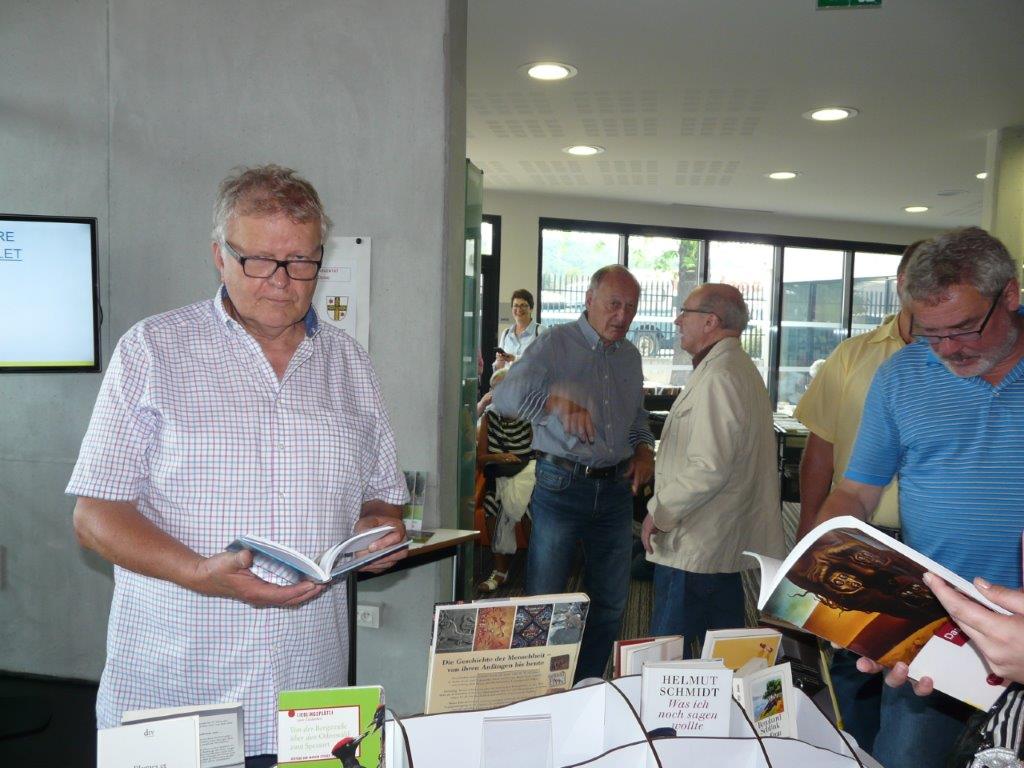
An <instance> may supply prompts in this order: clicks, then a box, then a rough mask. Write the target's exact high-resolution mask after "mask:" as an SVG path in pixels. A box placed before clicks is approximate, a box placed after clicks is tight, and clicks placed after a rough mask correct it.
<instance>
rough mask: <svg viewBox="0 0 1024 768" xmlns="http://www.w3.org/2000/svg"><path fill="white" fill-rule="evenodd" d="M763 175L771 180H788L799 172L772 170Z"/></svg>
mask: <svg viewBox="0 0 1024 768" xmlns="http://www.w3.org/2000/svg"><path fill="white" fill-rule="evenodd" d="M765 175H766V176H767V177H768V178H769V179H772V180H773V181H789V180H790V179H795V178H796V177H797V176H799V175H800V172H799V171H773V172H771V173H768V174H765Z"/></svg>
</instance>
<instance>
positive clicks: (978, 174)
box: [974, 171, 988, 181]
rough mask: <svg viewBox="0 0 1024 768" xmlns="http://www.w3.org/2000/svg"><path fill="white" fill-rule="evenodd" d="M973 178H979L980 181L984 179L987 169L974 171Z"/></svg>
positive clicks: (986, 175)
mask: <svg viewBox="0 0 1024 768" xmlns="http://www.w3.org/2000/svg"><path fill="white" fill-rule="evenodd" d="M974 178H976V179H981V180H982V181H984V180H985V179H987V178H988V171H982V172H981V173H976V174H974Z"/></svg>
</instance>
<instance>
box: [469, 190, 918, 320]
mask: <svg viewBox="0 0 1024 768" xmlns="http://www.w3.org/2000/svg"><path fill="white" fill-rule="evenodd" d="M486 183H487V179H486V177H485V178H484V185H485V186H484V212H485V213H488V214H495V215H498V216H501V278H500V288H499V296H500V299H501V314H500V322H501V323H502V325H503V326H504V325H507V324H509V323H510V322H511V321H512V316H511V310H510V309H509V304H510V303H511V299H512V291H514V290H516V289H517V288H528V289H529V290H530V291H532V292H533V294H534V296H539V294H538V293H537V248H538V244H539V238H540V229H539V227H538V220H539V219H540V218H541V217H546V218H561V219H581V220H584V221H610V222H616V223H620V224H649V225H657V226H668V227H688V228H690V227H692V228H695V229H715V230H727V231H733V232H750V233H755V234H772V235H790V236H794V237H822V238H831V239H837V240H860V241H865V242H877V243H895V244H901V245H903V244H907V243H912V242H914V241H915V240H917V239H919V238H922V237H931V236H932V235H934V234H936V230H934V229H923V228H920V227H899V226H892V225H885V224H868V223H863V222H858V221H833V220H829V219H812V218H800V217H796V216H779V215H776V214H773V213H762V212H759V211H743V210H733V209H729V208H702V207H699V206H684V205H655V204H645V203H632V202H623V201H617V200H602V199H599V198H591V197H570V196H567V195H540V194H525V193H518V192H500V191H495V190H490V189H487V188H486Z"/></svg>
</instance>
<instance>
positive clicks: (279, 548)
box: [227, 536, 328, 581]
mask: <svg viewBox="0 0 1024 768" xmlns="http://www.w3.org/2000/svg"><path fill="white" fill-rule="evenodd" d="M227 548H228V549H231V550H238V549H249V550H252V551H253V552H255V553H258V554H261V555H265V556H266V557H269V558H271V559H273V560H279V561H280V562H282V563H284V564H285V565H287V566H288V567H290V568H294V569H295V570H296V571H298V572H299V573H303V574H305V575H306V576H309V577H310V578H312V579H319V580H321V581H325V580H326V579H327V577H328V574H327V572H326V571H324V570H322V569H321V568H320V566H319V565H317V564H316V563H314V562H313V561H312V560H310V559H309V558H308V557H306V556H305V555H303V554H302V553H301V552H297V551H296V550H294V549H292V548H291V547H286V546H285V545H284V544H278V543H277V542H275V541H270V540H269V539H264V538H263V537H262V536H240V537H239V538H237V539H235V540H234V541H233V542H232V543H231V544H229V545H228V547H227Z"/></svg>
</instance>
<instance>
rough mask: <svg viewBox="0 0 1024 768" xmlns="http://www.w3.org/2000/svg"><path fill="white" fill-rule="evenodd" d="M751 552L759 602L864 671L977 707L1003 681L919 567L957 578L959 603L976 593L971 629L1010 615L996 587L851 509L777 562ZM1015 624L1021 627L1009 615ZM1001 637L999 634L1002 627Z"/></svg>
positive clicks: (997, 692) (986, 703)
mask: <svg viewBox="0 0 1024 768" xmlns="http://www.w3.org/2000/svg"><path fill="white" fill-rule="evenodd" d="M749 554H753V553H749ZM754 557H756V558H757V560H758V561H759V563H760V564H761V571H762V573H761V595H760V598H759V600H758V608H760V609H761V610H763V611H764V612H765V613H766V614H768V615H769V616H773V617H775V618H776V619H780V620H782V621H785V622H787V623H788V624H791V625H794V626H795V627H797V628H802V629H804V630H805V631H808V632H811V633H813V634H815V635H817V636H818V637H822V638H824V639H826V640H830V641H832V642H834V643H838V644H839V645H840V646H842V647H844V648H848V649H849V650H851V651H853V652H854V653H856V654H858V655H859V656H862V657H864V658H862V659H861V660H860V661H859V662H858V668H859V669H860V670H861V671H862V672H871V671H879V670H881V669H882V668H883V667H884V668H888V669H889V670H890V672H889V673H888V676H887V682H888V683H889V684H890V685H899V684H902V683H904V682H906V680H907V678H908V676H912V677H913V678H915V679H916V680H917V684H916V685H915V691H916V692H918V693H919V694H921V695H925V694H926V693H930V692H931V691H932V689H933V688H935V689H938V690H941V691H943V692H944V693H947V694H949V695H951V696H955V697H957V698H959V699H961V700H962V701H965V702H967V703H969V704H971V705H973V706H975V707H977V708H979V709H987V708H988V707H989V706H990V705H991V703H992V702H993V701H995V700H996V699H997V698H998V697H999V695H1000V694H1001V693H1002V691H1003V690H1005V680H1004V679H1003V678H1002V677H1001V676H1000V675H999V674H998V673H997V671H996V670H994V669H993V668H992V667H991V666H990V665H989V662H988V661H987V660H986V655H985V654H984V653H983V651H982V650H981V648H980V647H979V644H978V643H977V642H976V641H975V639H974V635H973V634H972V632H971V630H970V629H962V628H961V627H959V626H957V623H956V618H955V617H951V615H950V614H949V612H948V610H947V608H946V606H945V605H944V604H943V603H941V602H940V600H939V598H938V597H937V595H938V592H936V593H935V594H933V590H931V589H929V584H928V583H927V582H926V581H925V580H924V578H923V577H924V575H925V573H926V572H929V573H930V574H931V576H929V581H934V580H935V579H936V578H937V577H941V579H942V580H944V581H945V582H946V583H947V584H949V585H950V586H951V588H955V589H956V591H957V592H958V593H959V597H956V596H954V597H955V599H956V600H957V603H956V604H957V605H958V606H961V607H963V606H964V605H965V604H966V603H963V602H961V601H967V603H975V604H976V609H974V610H972V611H971V612H970V615H969V616H968V621H970V616H974V617H976V618H977V617H978V616H980V617H982V619H983V622H984V625H983V626H981V627H976V628H974V629H975V632H977V631H979V630H980V631H981V633H982V635H983V636H984V635H985V633H986V626H989V625H990V624H991V625H1000V626H1002V625H1004V624H1006V623H1008V622H1011V621H1012V619H1013V618H1014V617H1012V616H1009V615H1008V614H1009V611H1007V609H1006V608H1005V607H1003V606H1002V605H1001V604H997V603H996V602H994V601H993V600H992V599H991V598H992V597H994V596H995V595H994V593H993V589H995V588H993V587H987V588H982V589H978V588H977V587H975V586H974V585H972V584H971V583H970V582H968V581H966V580H964V579H962V578H961V577H959V576H957V575H956V574H955V573H953V572H952V571H950V570H948V569H946V568H944V567H943V566H942V565H940V564H939V563H936V562H935V561H934V560H931V559H930V558H928V557H925V556H924V555H922V554H921V553H919V552H916V551H915V550H913V549H911V548H910V547H908V546H906V545H905V544H903V543H901V542H898V541H896V540H895V539H892V538H890V537H888V536H886V535H885V534H883V533H881V532H879V531H877V530H876V529H874V528H871V527H870V526H869V525H867V524H866V523H864V522H863V521H861V520H859V519H856V518H853V517H837V518H833V519H830V520H827V521H825V522H824V523H822V524H821V525H819V526H818V527H817V528H815V529H814V530H813V531H811V532H810V533H809V534H807V536H805V537H804V538H803V539H801V540H800V541H799V542H798V543H797V545H796V546H795V547H794V548H793V551H792V552H791V553H790V554H789V555H788V556H787V557H786V559H785V560H784V561H782V562H780V561H778V560H774V559H773V558H768V557H764V556H762V555H756V554H755V555H754ZM943 586H944V585H943ZM943 586H938V590H939V591H941V590H942V588H943ZM944 594H945V593H944ZM1022 602H1024V599H1022ZM1021 607H1022V608H1024V605H1022V606H1021ZM978 612H980V613H978ZM989 613H991V614H992V615H991V616H990V617H988V618H987V619H985V617H986V615H987V614H989ZM1012 626H1013V627H1014V628H1015V630H1016V629H1017V624H1016V623H1015V622H1013V623H1012ZM1017 634H1018V636H1019V635H1020V634H1021V633H1019V632H1017ZM999 638H1000V639H999V640H998V641H997V642H1005V638H1004V637H1003V635H1002V634H1000V635H999ZM1021 644H1022V645H1024V643H1021ZM992 650H993V651H995V649H994V648H993V649H992ZM1022 651H1024V648H1022ZM1019 656H1020V658H1024V653H1020V654H1019ZM1022 676H1024V675H1022Z"/></svg>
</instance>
